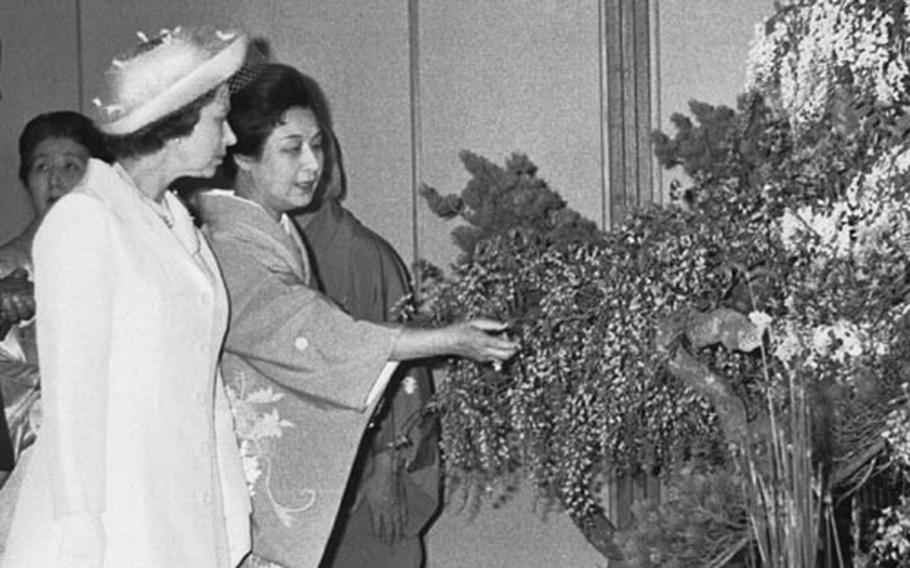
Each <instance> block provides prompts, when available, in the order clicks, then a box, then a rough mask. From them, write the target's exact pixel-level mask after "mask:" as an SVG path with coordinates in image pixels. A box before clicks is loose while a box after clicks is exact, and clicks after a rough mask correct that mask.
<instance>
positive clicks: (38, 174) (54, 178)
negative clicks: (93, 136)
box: [27, 138, 89, 217]
mask: <svg viewBox="0 0 910 568" xmlns="http://www.w3.org/2000/svg"><path fill="white" fill-rule="evenodd" d="M88 159H89V151H88V149H87V148H86V147H85V146H83V145H82V144H80V143H79V142H76V141H75V140H73V139H72V138H45V139H44V140H42V141H41V142H39V143H38V145H37V146H35V149H34V151H32V155H31V157H30V160H29V162H30V164H29V168H28V182H27V186H28V187H27V189H28V193H29V196H30V197H31V200H32V206H33V207H34V208H35V213H36V214H37V215H38V216H39V217H41V216H44V214H45V213H47V212H48V210H49V209H50V208H51V206H52V205H53V204H54V203H55V202H56V201H57V200H58V199H60V198H61V197H63V196H64V195H66V194H67V193H69V192H70V190H72V189H73V188H74V187H75V186H76V184H78V183H79V182H80V181H81V180H82V176H83V175H85V168H86V165H87V164H88Z"/></svg>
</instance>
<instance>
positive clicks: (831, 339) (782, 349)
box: [771, 319, 887, 382]
mask: <svg viewBox="0 0 910 568" xmlns="http://www.w3.org/2000/svg"><path fill="white" fill-rule="evenodd" d="M868 327H869V326H868V325H860V324H857V323H855V322H851V321H847V320H844V319H841V320H838V321H836V322H834V323H833V324H831V325H817V326H814V327H811V328H807V327H804V326H800V325H798V324H796V323H795V322H793V321H791V320H785V321H783V322H781V323H780V325H778V326H775V327H774V328H772V329H773V333H772V334H771V340H772V346H773V347H772V354H773V355H774V356H775V357H776V358H777V359H779V360H780V361H782V362H784V363H786V364H787V365H788V366H791V367H792V366H794V365H796V364H797V363H798V364H799V365H804V366H808V367H814V366H816V365H817V364H818V362H819V360H821V359H826V360H832V361H836V362H838V363H840V364H845V363H848V362H849V361H850V360H851V359H856V358H858V357H861V356H862V355H863V353H875V354H876V355H882V354H884V352H885V351H886V350H887V343H885V342H882V341H881V340H880V339H879V338H877V337H876V336H875V335H874V334H872V333H871V332H870V330H869V329H868ZM843 379H844V381H845V382H849V381H850V376H849V374H845V376H844V377H843Z"/></svg>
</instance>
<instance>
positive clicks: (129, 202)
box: [3, 28, 249, 568]
mask: <svg viewBox="0 0 910 568" xmlns="http://www.w3.org/2000/svg"><path fill="white" fill-rule="evenodd" d="M245 52H246V36H245V35H243V34H240V33H234V32H232V33H222V32H218V31H215V30H210V29H205V28H200V29H181V28H177V29H175V30H173V31H172V32H168V31H165V32H163V33H162V34H161V35H160V36H158V37H156V38H153V39H151V40H145V39H143V41H142V43H140V44H139V45H138V46H136V47H135V48H134V49H133V50H131V51H130V52H128V53H126V54H125V55H124V56H121V57H119V58H117V59H115V60H114V63H113V64H112V66H111V69H110V70H109V72H108V74H107V77H108V81H109V88H110V95H109V98H108V104H107V105H100V103H99V108H100V119H99V128H100V129H101V131H102V132H103V133H104V134H105V142H106V144H107V147H108V149H109V150H110V151H111V152H112V154H113V155H114V156H115V157H116V163H115V164H114V165H113V166H110V165H108V164H105V163H104V162H102V161H100V160H90V161H89V164H88V168H87V170H86V174H85V178H84V180H83V182H82V183H81V184H80V185H79V186H78V187H77V188H76V189H75V190H74V191H72V192H71V193H70V194H68V195H66V196H64V197H62V198H61V199H60V200H59V201H58V202H57V204H56V205H55V206H54V207H53V209H51V211H50V212H49V213H48V215H47V217H46V218H45V220H44V222H43V223H42V224H41V227H40V228H39V230H38V234H37V236H36V237H35V244H34V265H35V297H36V302H37V305H38V306H40V309H39V310H38V315H37V326H38V346H39V363H40V367H41V374H42V397H43V402H44V424H43V425H42V429H41V435H40V436H39V438H38V441H37V443H36V444H35V450H34V455H33V456H32V458H31V460H30V461H29V464H28V469H27V470H26V472H25V479H24V480H23V484H22V489H21V491H20V494H19V500H18V503H17V506H16V511H15V513H14V518H13V525H12V529H11V531H10V537H9V542H8V544H7V551H6V558H5V559H4V561H3V565H4V567H5V568H21V567H34V568H47V567H51V566H53V567H55V568H56V567H91V568H123V567H126V566H137V567H138V566H145V567H149V568H152V567H159V566H192V567H193V568H223V567H226V566H236V565H237V564H238V563H239V562H241V560H242V558H243V556H244V555H245V554H246V552H247V551H248V549H249V498H248V496H247V494H246V487H245V485H244V480H243V471H242V465H241V462H240V457H239V453H238V448H237V445H236V440H235V438H234V433H233V424H232V419H231V414H230V409H229V407H228V401H227V398H226V396H225V393H224V389H223V385H222V383H221V381H220V376H219V373H218V360H219V354H220V348H221V344H222V339H223V337H224V333H225V328H226V324H227V314H228V310H227V296H226V293H225V290H224V286H223V283H222V281H221V278H220V276H219V270H218V266H217V264H216V262H215V259H214V257H213V256H212V253H211V251H210V249H209V248H208V245H207V244H206V241H205V239H204V237H203V236H202V235H201V234H200V233H199V232H198V230H197V229H196V227H195V226H194V225H193V222H192V219H191V218H190V216H189V214H188V213H187V211H186V209H185V208H184V207H183V205H182V204H181V203H180V201H179V199H178V198H177V197H176V196H174V195H173V194H172V193H171V192H169V191H168V188H169V185H170V184H171V183H172V182H173V181H174V180H175V179H177V178H178V177H181V176H199V177H206V176H210V175H212V174H213V173H214V171H215V168H216V166H217V164H218V163H220V161H221V159H222V157H223V156H224V153H225V148H226V146H227V145H229V144H231V143H233V141H234V135H233V133H232V132H231V129H230V127H229V126H228V124H227V122H226V117H227V112H228V107H229V94H228V87H227V81H228V79H229V78H230V77H231V76H232V75H233V74H234V73H235V72H236V71H237V70H238V69H239V68H240V66H241V64H242V62H243V58H244V54H245Z"/></svg>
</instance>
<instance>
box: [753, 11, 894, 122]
mask: <svg viewBox="0 0 910 568" xmlns="http://www.w3.org/2000/svg"><path fill="white" fill-rule="evenodd" d="M883 4H884V6H883ZM886 8H887V3H884V2H879V3H872V2H866V1H864V0H860V1H858V2H843V0H813V1H807V0H797V1H796V2H792V3H791V5H790V9H789V10H783V11H779V12H778V16H777V18H776V19H775V20H774V21H773V22H771V23H770V24H769V25H768V26H767V29H766V26H764V25H762V26H760V27H759V28H758V29H757V30H756V37H755V39H754V40H753V42H752V46H751V49H750V52H749V61H748V71H747V88H749V89H752V88H756V89H758V90H760V91H762V92H764V93H766V94H770V95H773V98H777V100H776V101H773V103H776V106H779V107H780V108H781V109H782V110H784V112H786V113H787V115H788V116H789V117H790V121H791V124H793V125H794V126H799V125H802V124H807V123H809V122H811V121H812V120H814V119H817V118H818V117H819V116H820V115H821V114H822V113H823V112H824V111H825V110H826V108H827V106H828V103H829V101H830V99H831V97H832V96H833V95H834V93H835V86H836V82H837V81H838V80H839V78H840V77H843V76H845V75H849V76H850V77H852V79H853V85H854V86H855V87H856V88H858V89H859V90H860V91H861V92H864V93H869V94H871V95H874V96H875V97H876V99H877V100H879V101H881V102H893V101H895V100H897V99H898V98H899V97H900V96H902V94H903V90H904V89H903V85H904V83H905V81H907V79H908V77H910V69H908V65H907V62H906V60H905V59H904V57H903V56H902V54H898V53H896V46H895V45H893V44H894V41H893V37H894V34H893V31H894V30H893V28H894V26H895V25H896V22H895V20H894V17H893V16H892V14H891V11H890V10H888V9H886ZM903 21H907V19H906V15H905V17H904V18H903Z"/></svg>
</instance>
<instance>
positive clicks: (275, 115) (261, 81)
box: [222, 63, 335, 184]
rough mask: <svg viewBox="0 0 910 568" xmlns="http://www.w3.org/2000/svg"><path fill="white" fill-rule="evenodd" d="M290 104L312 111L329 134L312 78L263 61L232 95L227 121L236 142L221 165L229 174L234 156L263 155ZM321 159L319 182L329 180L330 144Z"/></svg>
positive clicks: (321, 99)
mask: <svg viewBox="0 0 910 568" xmlns="http://www.w3.org/2000/svg"><path fill="white" fill-rule="evenodd" d="M292 107H300V108H304V109H310V110H312V111H313V114H314V115H315V116H316V121H317V123H318V124H319V128H320V130H322V131H323V133H324V134H327V135H329V136H331V132H330V130H329V128H328V126H327V125H328V124H329V122H328V120H329V119H328V107H327V105H326V104H325V103H324V95H323V94H322V92H321V91H319V87H318V85H317V84H316V82H315V81H313V80H312V79H311V78H309V77H307V76H306V75H304V74H303V73H301V72H300V71H298V70H297V69H295V68H293V67H291V66H290V65H285V64H283V63H266V64H265V65H263V66H262V67H261V68H260V69H259V70H258V73H257V76H256V78H255V79H254V80H252V81H251V82H250V83H248V84H247V85H245V86H244V87H243V88H241V89H240V90H239V91H237V92H236V93H234V94H233V95H231V111H230V113H228V123H229V124H230V125H231V130H233V131H234V135H235V136H236V137H237V142H236V144H234V145H233V146H231V147H229V148H228V156H227V158H226V159H225V161H224V163H223V164H222V165H223V166H224V170H225V173H226V174H227V175H228V176H229V177H233V176H234V175H235V174H236V164H235V163H234V159H233V157H234V156H235V155H238V154H239V155H241V156H247V157H250V158H254V159H257V160H258V159H259V158H261V157H262V150H263V148H265V142H266V140H268V137H269V136H271V134H272V132H273V131H274V130H275V127H277V126H279V125H281V123H282V119H283V118H284V114H285V113H286V112H287V111H288V109H290V108H292ZM324 160H325V163H324V165H323V176H322V179H321V180H320V184H324V183H326V182H327V181H328V178H329V175H328V174H329V172H331V164H332V163H334V160H335V153H334V145H333V144H327V145H326V147H325V158H324Z"/></svg>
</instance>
